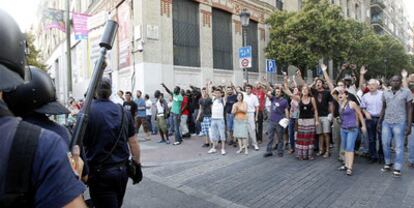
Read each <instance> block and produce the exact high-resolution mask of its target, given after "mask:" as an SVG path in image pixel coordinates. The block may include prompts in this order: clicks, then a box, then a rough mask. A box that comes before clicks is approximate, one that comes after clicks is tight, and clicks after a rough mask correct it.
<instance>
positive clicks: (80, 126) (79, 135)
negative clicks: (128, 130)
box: [69, 20, 118, 150]
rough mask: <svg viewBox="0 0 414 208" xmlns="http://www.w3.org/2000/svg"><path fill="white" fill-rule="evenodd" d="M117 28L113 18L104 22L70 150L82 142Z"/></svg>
mask: <svg viewBox="0 0 414 208" xmlns="http://www.w3.org/2000/svg"><path fill="white" fill-rule="evenodd" d="M117 30H118V23H117V22H115V21H113V20H108V21H107V22H106V25H105V30H104V33H103V34H102V38H101V42H100V43H99V46H100V47H101V50H100V55H99V59H98V60H97V61H96V62H95V67H94V69H93V75H92V79H91V82H89V86H88V91H87V92H86V98H85V103H84V105H83V107H82V110H81V111H80V112H79V113H78V116H77V118H76V126H75V129H74V133H73V136H72V140H71V142H70V146H69V147H70V150H72V147H73V146H74V145H81V144H82V140H83V135H84V134H85V130H86V127H87V124H88V115H89V111H90V107H91V104H92V100H93V97H94V94H95V91H96V88H97V87H98V84H99V82H100V81H101V79H102V75H103V72H104V69H105V68H104V63H105V55H106V52H107V51H108V50H111V49H112V45H113V44H114V40H115V36H116V31H117Z"/></svg>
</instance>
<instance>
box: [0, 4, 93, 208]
mask: <svg viewBox="0 0 414 208" xmlns="http://www.w3.org/2000/svg"><path fill="white" fill-rule="evenodd" d="M0 43H1V44H2V45H1V47H0V132H1V134H0V158H1V159H0V207H63V206H66V207H85V204H84V201H83V199H82V193H83V192H84V190H85V187H84V186H83V185H82V183H81V182H80V181H79V180H78V179H77V177H76V174H75V172H74V171H73V170H72V167H71V163H70V161H69V158H68V156H67V152H68V148H67V146H66V144H65V143H64V141H63V139H62V138H61V137H60V136H59V135H57V134H55V133H53V132H51V131H49V130H45V129H42V128H40V127H37V126H35V125H32V124H29V123H26V122H23V121H21V120H20V119H19V118H16V117H14V116H13V114H12V113H11V112H10V110H9V109H8V106H7V105H6V103H5V102H4V101H3V93H4V92H9V91H11V90H13V89H15V88H16V87H17V86H19V85H21V84H22V83H23V78H24V77H25V71H24V70H25V38H24V35H23V34H22V33H21V31H20V29H19V27H18V25H17V24H16V22H15V21H14V20H13V18H11V17H10V15H8V14H7V13H6V12H4V11H3V10H0Z"/></svg>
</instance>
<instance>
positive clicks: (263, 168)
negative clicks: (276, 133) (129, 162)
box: [124, 136, 414, 208]
mask: <svg viewBox="0 0 414 208" xmlns="http://www.w3.org/2000/svg"><path fill="white" fill-rule="evenodd" d="M157 141H158V137H155V136H153V139H152V141H148V142H141V149H142V158H143V159H142V161H143V166H144V169H143V171H144V175H145V177H144V179H143V181H142V182H141V184H139V185H137V186H132V185H131V184H129V185H128V191H127V193H126V197H125V200H124V207H143V208H147V207H150V208H162V207H176V208H181V207H188V208H202V207H226V208H232V207H234V208H236V207H240V208H246V207H258V208H259V207H260V208H265V207H269V208H275V207H318V208H321V207H387V208H388V207H398V208H408V207H414V170H413V169H408V168H407V167H404V169H403V176H402V177H401V178H393V177H392V175H391V173H382V172H381V171H380V169H381V165H379V164H368V163H367V162H366V161H365V159H363V158H358V157H357V158H356V164H355V166H354V174H353V176H351V177H349V176H346V175H345V174H344V172H340V171H337V168H338V167H339V165H340V164H339V162H337V160H336V157H333V156H332V157H331V158H329V159H323V158H317V159H316V160H315V161H298V160H296V159H295V158H294V157H293V156H292V155H288V154H285V156H284V157H283V158H279V157H276V156H273V157H270V158H263V153H264V146H265V145H264V144H262V145H261V150H260V151H250V152H249V155H244V154H241V155H238V154H236V150H237V148H233V147H227V155H225V156H222V155H220V154H214V155H209V154H207V150H208V149H206V148H202V147H201V144H202V139H201V138H199V137H193V138H192V139H189V140H184V143H183V144H182V145H180V146H172V145H166V144H159V143H157Z"/></svg>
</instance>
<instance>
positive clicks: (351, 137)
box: [341, 128, 359, 152]
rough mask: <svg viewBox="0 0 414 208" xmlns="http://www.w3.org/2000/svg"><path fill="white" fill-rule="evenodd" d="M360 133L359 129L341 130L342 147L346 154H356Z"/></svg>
mask: <svg viewBox="0 0 414 208" xmlns="http://www.w3.org/2000/svg"><path fill="white" fill-rule="evenodd" d="M358 132H359V130H358V128H349V129H344V128H341V146H342V149H343V150H344V151H345V152H354V150H355V141H356V139H357V137H358Z"/></svg>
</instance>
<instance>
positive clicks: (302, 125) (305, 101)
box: [283, 71, 319, 160]
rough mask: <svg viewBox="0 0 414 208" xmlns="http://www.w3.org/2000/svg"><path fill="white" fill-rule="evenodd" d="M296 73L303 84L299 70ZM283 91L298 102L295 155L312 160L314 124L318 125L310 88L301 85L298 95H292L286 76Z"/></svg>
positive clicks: (301, 158)
mask: <svg viewBox="0 0 414 208" xmlns="http://www.w3.org/2000/svg"><path fill="white" fill-rule="evenodd" d="M296 75H297V77H298V78H299V80H300V81H302V83H303V84H305V82H304V81H303V79H302V76H301V73H300V71H297V72H296ZM283 91H284V92H285V94H287V95H288V96H289V97H290V98H292V99H294V100H296V101H298V102H299V118H298V121H297V138H296V145H295V149H296V150H295V151H296V156H297V158H298V159H299V160H308V159H309V160H313V159H314V155H313V148H314V137H315V126H318V125H319V117H318V109H317V106H316V101H315V99H314V98H313V97H312V94H311V92H310V89H309V87H308V86H307V85H306V84H305V85H303V86H302V93H301V95H300V96H299V95H294V94H293V93H292V92H291V91H290V89H289V86H288V83H287V77H286V76H285V82H284V90H283Z"/></svg>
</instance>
